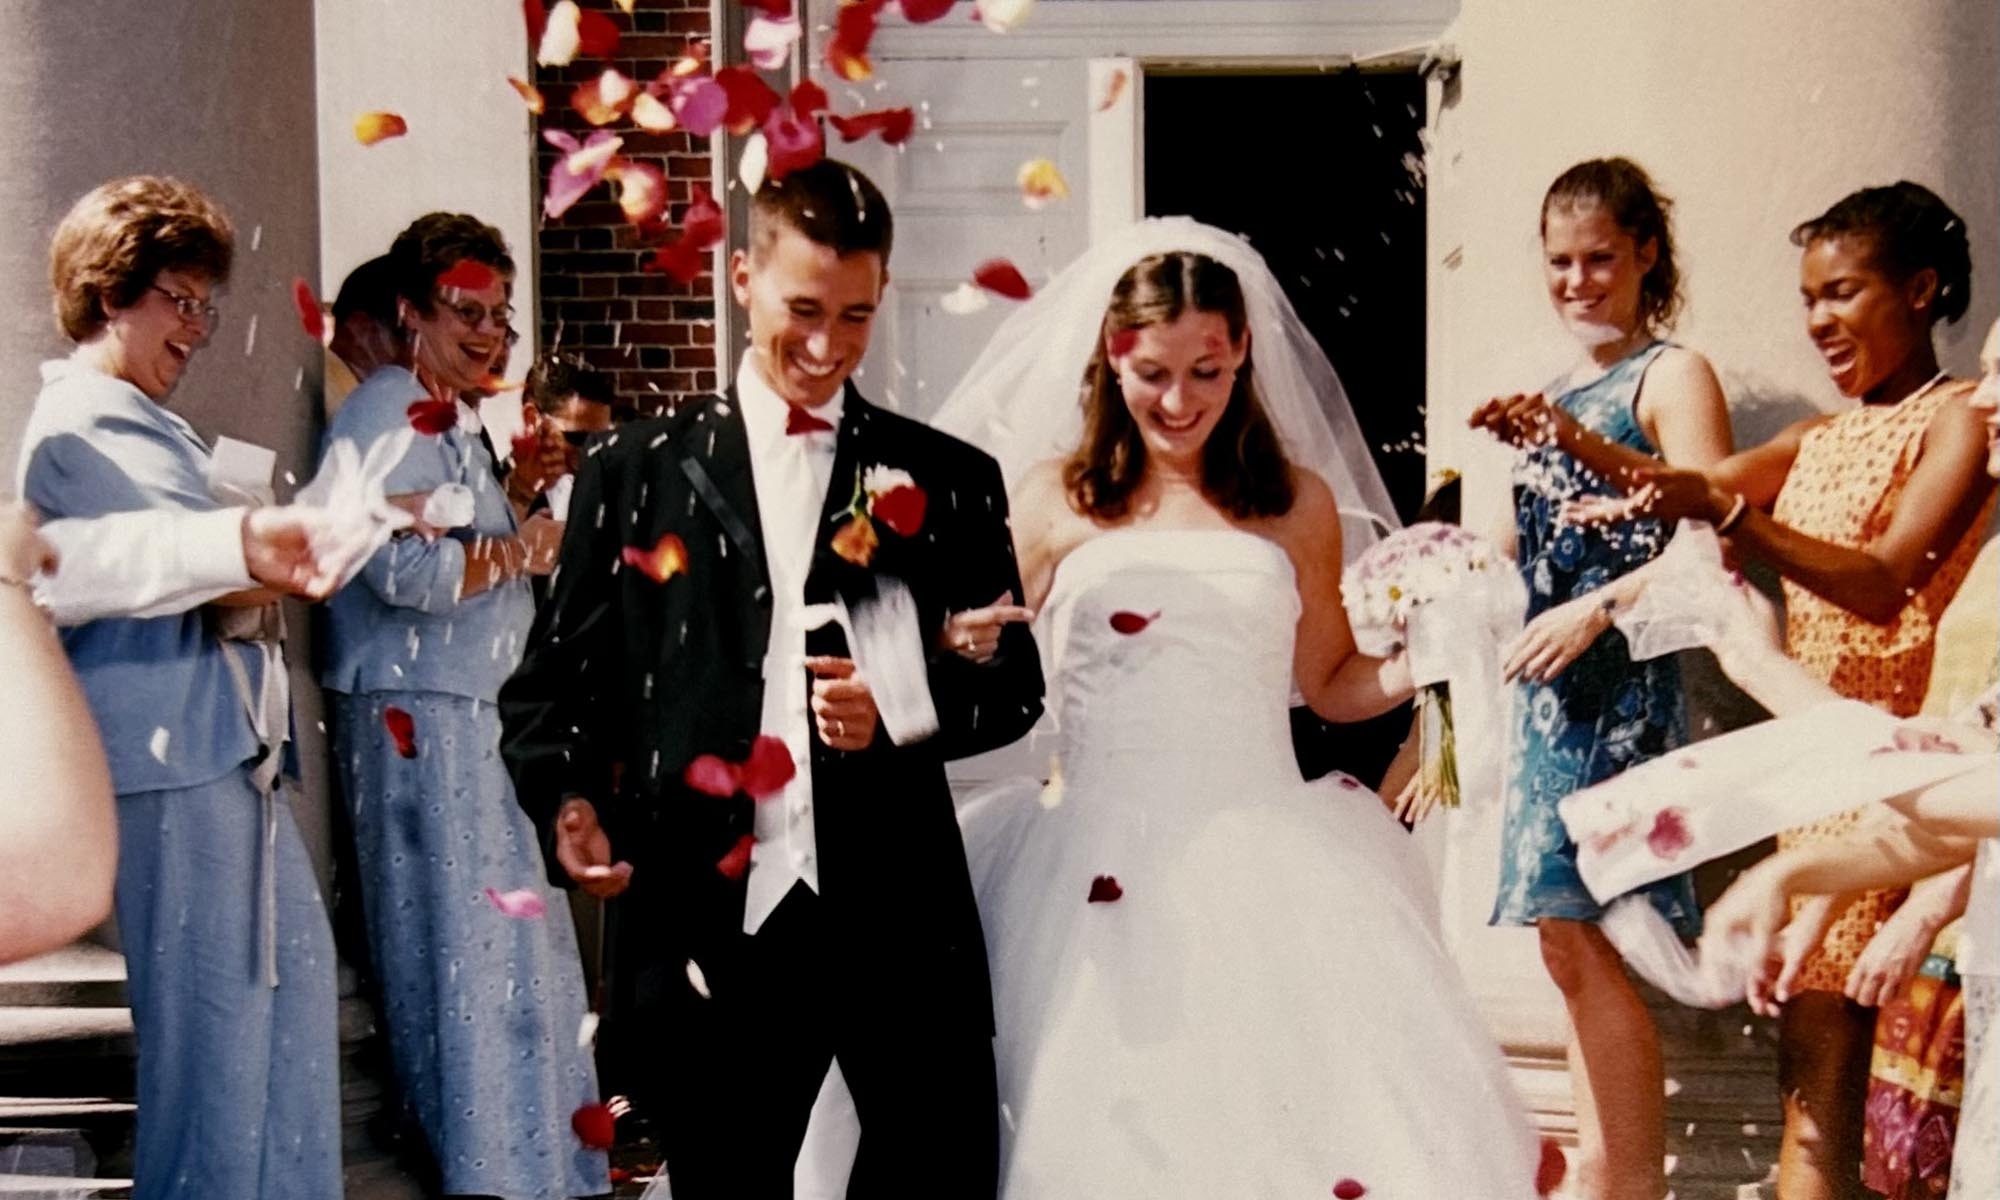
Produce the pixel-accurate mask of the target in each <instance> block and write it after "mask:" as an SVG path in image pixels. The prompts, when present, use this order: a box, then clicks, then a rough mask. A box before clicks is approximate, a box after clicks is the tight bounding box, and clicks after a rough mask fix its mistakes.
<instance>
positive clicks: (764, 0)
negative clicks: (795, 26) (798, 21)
mask: <svg viewBox="0 0 2000 1200" xmlns="http://www.w3.org/2000/svg"><path fill="white" fill-rule="evenodd" d="M743 7H745V8H754V9H756V10H757V11H758V12H760V13H763V14H764V15H765V16H768V17H783V16H789V15H790V14H791V11H792V0H743Z"/></svg>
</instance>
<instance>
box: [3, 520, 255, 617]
mask: <svg viewBox="0 0 2000 1200" xmlns="http://www.w3.org/2000/svg"><path fill="white" fill-rule="evenodd" d="M244 511H245V510H243V509H240V508H225V509H220V510H218V511H215V512H188V511H185V510H181V509H144V510H140V511H136V512H121V513H112V514H110V515H108V516H102V517H72V518H68V519H66V520H60V521H51V522H49V523H48V524H47V525H44V526H42V529H41V533H42V536H43V537H44V538H46V539H47V540H48V542H49V544H50V545H51V546H53V547H54V548H55V551H56V554H57V557H58V559H59V562H58V564H57V567H56V570H55V573H54V574H53V575H42V576H38V577H37V578H36V580H35V599H36V601H37V602H39V603H40V604H41V605H42V606H43V607H44V608H46V609H48V611H49V615H50V616H51V617H52V618H54V620H55V622H56V624H58V625H80V624H82V623H84V622H86V621H95V620H97V619H98V618H100V617H159V616H166V615H169V614H172V613H181V612H186V611H188V610H189V609H192V608H199V607H201V606H202V605H203V604H206V603H208V602H209V601H210V600H213V599H215V598H216V597H218V596H225V595H228V594H229V593H230V592H235V591H241V590H243V589H245V588H251V587H255V586H257V584H256V581H255V580H253V579H251V578H250V571H249V569H248V568H247V567H246V566H245V565H244V562H243V517H244Z"/></svg>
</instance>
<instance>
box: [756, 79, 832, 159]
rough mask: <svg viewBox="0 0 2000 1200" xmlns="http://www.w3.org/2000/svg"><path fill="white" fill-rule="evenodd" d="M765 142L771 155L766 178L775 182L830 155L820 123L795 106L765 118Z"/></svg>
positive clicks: (774, 110)
mask: <svg viewBox="0 0 2000 1200" xmlns="http://www.w3.org/2000/svg"><path fill="white" fill-rule="evenodd" d="M801 86H804V85H801ZM764 141H765V143H766V145H767V146H768V147H769V154H770V158H769V162H768V164H767V165H766V166H765V168H764V178H766V179H768V180H772V181H776V180H780V179H783V178H784V177H785V176H787V175H789V174H791V173H792V172H793V171H803V170H805V169H806V168H807V167H810V166H812V165H813V164H814V163H816V162H818V161H819V160H820V159H821V158H823V157H825V156H826V138H825V136H824V135H822V134H821V133H820V131H819V122H818V121H815V120H813V119H812V117H810V116H801V115H800V114H799V113H798V112H797V111H796V110H795V109H792V108H776V109H773V110H771V115H770V116H769V117H767V118H765V120H764Z"/></svg>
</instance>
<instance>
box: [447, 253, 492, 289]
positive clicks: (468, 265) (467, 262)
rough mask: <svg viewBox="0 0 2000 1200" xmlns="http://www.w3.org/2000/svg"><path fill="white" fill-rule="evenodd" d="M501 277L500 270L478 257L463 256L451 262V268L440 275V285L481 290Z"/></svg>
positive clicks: (490, 285)
mask: <svg viewBox="0 0 2000 1200" xmlns="http://www.w3.org/2000/svg"><path fill="white" fill-rule="evenodd" d="M499 279H500V272H498V271H496V270H494V269H493V268H492V267H489V266H487V265H486V264H485V263H483V262H480V261H479V260H478V259H473V258H461V259H459V260H458V261H457V262H455V263H453V264H451V270H449V271H446V272H445V273H444V274H442V275H440V276H438V286H439V287H447V288H457V289H459V290H460V291H466V292H480V291H484V290H486V289H487V288H489V287H492V286H493V285H494V284H495V283H497V282H499Z"/></svg>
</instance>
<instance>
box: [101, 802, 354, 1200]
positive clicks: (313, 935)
mask: <svg viewBox="0 0 2000 1200" xmlns="http://www.w3.org/2000/svg"><path fill="white" fill-rule="evenodd" d="M263 804H264V801H263V799H262V798H261V797H260V796H259V795H258V792H257V789H256V788H255V787H254V786H253V785H252V784H251V783H250V778H249V771H248V769H247V768H239V769H238V770H236V771H232V772H231V773H230V774H228V775H225V776H223V777H222V778H221V779H218V780H215V781H214V782H212V783H207V784H203V785H201V786H199V787H192V788H181V789H176V790H172V791H160V792H136V793H133V794H130V795H125V796H120V797H118V893H117V895H118V933H119V937H120V939H121V940H122V942H123V943H124V947H125V970H126V976H127V984H126V986H127V991H128V993H129V995H130V998H131V1003H132V1020H133V1024H134V1026H135V1028H136V1031H137V1034H138V1041H139V1081H138V1083H139V1086H138V1100H139V1112H138V1130H137V1135H136V1146H135V1149H134V1152H133V1154H134V1173H135V1175H136V1178H135V1180H134V1187H133V1195H134V1196H136V1197H137V1198H138V1200H339V1197H340V1195H341V1180H340V1057H339V1033H338V1029H337V1026H336V1023H335V1020H336V1019H335V1015H334V1012H335V991H334V956H333V934H332V932H331V930H330V929H329V928H328V925H327V918H326V908H325V906H324V905H323V904H322V903H321V902H320V896H319V885H318V883H317V882H316V881H315V879H314V877H313V869H312V863H311V861H310V860H309V859H308V858H307V857H306V851H305V845H304V843H303V842H301V841H300V840H299V831H298V827H297V826H296V825H294V824H293V823H292V812H291V808H290V806H289V805H287V804H285V803H284V802H283V801H282V800H280V801H277V802H276V817H277V827H276V836H275V839H274V841H273V843H272V844H273V848H274V850H275V854H274V858H273V862H272V864H271V865H272V866H273V868H274V869H275V873H276V884H277V887H276V904H275V906H274V908H273V909H271V910H269V911H268V912H267V910H266V909H265V908H264V907H263V905H262V901H261V900H260V897H259V892H260V890H261V887H260V878H259V871H260V866H261V859H262V856H263V854H264V853H265V847H264V845H263V842H264V813H263ZM267 918H274V919H275V922H276V926H275V930H274V931H273V932H274V933H275V945H276V951H277V953H276V965H277V978H278V986H276V987H275V988H274V987H271V986H270V985H269V983H268V981H267V976H266V973H265V971H266V965H267V964H266V963H265V961H264V955H263V949H264V941H263V938H264V934H265V931H266V929H267V926H266V924H265V922H266V920H267Z"/></svg>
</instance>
